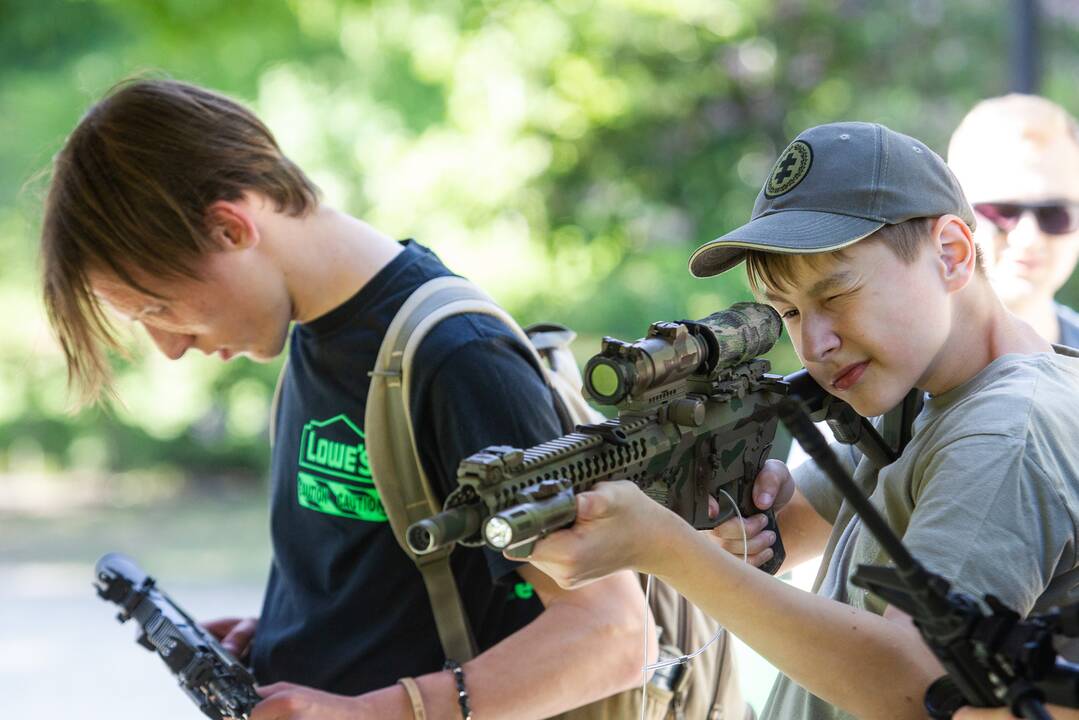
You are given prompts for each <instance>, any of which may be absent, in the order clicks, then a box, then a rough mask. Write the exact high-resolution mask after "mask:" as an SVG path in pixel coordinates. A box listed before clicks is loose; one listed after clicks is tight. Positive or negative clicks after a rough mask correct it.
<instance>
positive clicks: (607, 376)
mask: <svg viewBox="0 0 1079 720" xmlns="http://www.w3.org/2000/svg"><path fill="white" fill-rule="evenodd" d="M588 380H589V383H590V384H591V386H592V390H593V391H594V392H595V393H596V394H597V395H602V396H603V397H613V396H614V395H615V393H617V392H618V384H619V383H618V373H617V372H615V370H614V368H613V367H611V366H610V365H608V364H606V363H598V364H596V365H594V366H593V367H592V373H591V374H590V375H589V377H588Z"/></svg>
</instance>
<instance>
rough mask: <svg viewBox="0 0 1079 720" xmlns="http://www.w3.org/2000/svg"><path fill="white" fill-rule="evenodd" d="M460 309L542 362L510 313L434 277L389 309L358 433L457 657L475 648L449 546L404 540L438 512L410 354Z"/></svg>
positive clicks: (463, 286)
mask: <svg viewBox="0 0 1079 720" xmlns="http://www.w3.org/2000/svg"><path fill="white" fill-rule="evenodd" d="M462 313H481V314H485V315H490V316H493V317H495V318H497V319H499V320H500V321H501V322H502V323H503V324H504V325H505V326H506V327H507V328H509V329H510V330H511V331H513V332H514V334H516V335H517V336H518V338H519V339H520V341H521V344H522V345H523V346H524V347H525V348H528V349H529V352H530V355H531V356H532V362H533V364H534V365H535V366H536V367H537V369H538V370H541V372H540V376H541V377H543V373H542V364H541V361H540V358H539V356H538V355H537V354H536V351H535V349H533V348H532V345H531V343H530V342H529V341H528V336H527V335H525V333H524V331H523V330H521V329H520V327H519V326H518V325H517V323H516V322H515V321H514V320H513V318H512V317H510V315H509V314H508V313H507V312H506V311H505V310H503V309H502V308H500V307H499V306H498V305H497V304H495V302H494V300H492V299H491V298H490V296H488V295H487V294H486V293H484V292H483V291H482V290H480V289H479V288H478V287H476V286H475V285H473V284H472V283H470V282H468V281H467V280H465V279H463V278H459V277H440V278H435V279H434V280H430V281H428V282H427V283H425V284H423V285H422V286H420V287H419V288H417V289H416V290H415V291H414V292H413V293H412V295H410V296H409V298H408V299H407V300H406V301H405V303H404V305H402V306H401V309H400V310H399V311H398V312H397V315H396V316H395V317H394V319H393V321H392V322H391V323H390V327H389V329H388V330H387V331H386V335H385V338H384V339H383V341H382V347H381V348H380V349H379V352H378V359H377V360H376V361H375V369H374V371H372V373H371V387H370V390H369V391H368V395H367V409H366V412H365V416H364V433H365V436H366V437H365V442H366V444H367V455H368V462H369V463H370V466H371V475H372V476H373V478H374V481H375V487H376V488H377V490H378V494H379V497H380V498H381V500H382V506H383V508H384V509H385V511H386V516H387V517H388V518H389V521H390V527H391V528H392V529H393V534H394V537H395V538H397V542H398V544H399V545H400V546H401V549H402V550H404V552H405V553H406V554H407V555H408V556H409V557H410V558H412V560H413V562H415V563H416V566H417V567H418V568H419V570H420V573H421V574H422V575H423V581H424V584H425V585H426V587H427V594H428V596H429V598H430V600H431V611H432V613H433V614H434V617H435V625H436V626H437V627H438V635H439V639H440V640H441V641H442V647H443V650H444V651H445V653H446V656H447V657H452V658H453V659H454V660H457V661H458V662H464V661H466V660H469V659H471V658H472V657H473V656H475V654H476V646H475V640H474V639H473V637H472V633H471V630H470V628H469V626H468V620H467V616H466V614H465V609H464V606H463V604H462V602H461V596H460V593H459V592H458V589H457V584H456V582H455V580H454V578H453V574H452V572H451V571H450V561H449V556H450V551H451V548H447V549H444V550H440V551H438V552H434V553H430V554H427V555H417V554H415V553H414V552H412V550H411V549H410V548H409V547H408V543H407V542H406V541H405V531H406V530H407V528H408V526H409V525H411V524H412V523H414V522H417V521H418V520H422V519H424V518H427V517H430V516H431V515H433V514H435V513H437V512H439V511H440V510H442V504H441V502H440V500H439V498H438V497H436V495H435V493H434V491H433V489H432V487H431V483H430V482H429V481H428V479H427V475H426V473H425V472H424V470H423V465H422V464H421V462H420V458H419V454H418V451H417V448H416V438H415V430H414V427H413V424H412V412H411V402H410V401H411V398H410V392H411V388H410V380H411V372H412V365H413V360H414V358H415V355H416V352H417V351H418V350H419V347H420V344H421V343H422V341H423V339H424V337H426V336H427V333H428V332H430V330H431V329H432V328H434V327H435V326H436V325H437V324H438V323H440V322H442V321H443V320H445V319H446V318H448V317H450V316H453V315H459V314H462Z"/></svg>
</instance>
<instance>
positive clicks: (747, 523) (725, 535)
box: [710, 460, 794, 567]
mask: <svg viewBox="0 0 1079 720" xmlns="http://www.w3.org/2000/svg"><path fill="white" fill-rule="evenodd" d="M793 496H794V480H793V478H792V477H791V473H790V470H789V469H788V468H787V466H786V464H784V463H782V462H780V461H779V460H768V461H766V462H765V463H764V466H763V467H762V468H761V471H760V472H759V473H757V478H756V480H755V481H754V483H753V503H754V505H756V507H757V510H760V511H761V512H759V513H756V514H754V515H749V516H748V517H742V518H739V517H737V516H735V517H732V518H730V519H729V520H727V521H725V522H723V523H720V524H719V525H717V526H716V527H715V528H713V529H712V530H711V531H710V532H711V533H712V535H713V537H715V538H716V540H717V541H718V542H719V544H720V545H721V546H722V547H723V548H724V549H725V550H726V551H727V552H729V553H731V554H732V555H735V556H737V557H745V558H746V561H747V562H748V563H750V564H751V565H753V566H754V567H761V566H763V565H764V564H765V563H768V562H769V561H770V560H772V558H773V557H774V556H775V551H774V550H773V545H775V542H776V537H777V533H776V528H775V526H774V523H772V522H770V518H769V515H771V516H772V517H774V514H775V512H778V511H779V510H780V509H781V508H782V507H783V506H784V505H786V504H787V503H788V502H790V499H791V498H792V497H793ZM713 502H714V501H713ZM712 509H713V511H715V512H718V509H719V506H718V504H716V505H714V506H713V508H712ZM765 510H772V511H773V512H772V513H768V514H766V513H765V512H764V511H765ZM743 528H744V529H745V535H744V536H743V534H742V530H743Z"/></svg>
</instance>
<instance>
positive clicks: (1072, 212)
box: [974, 200, 1079, 235]
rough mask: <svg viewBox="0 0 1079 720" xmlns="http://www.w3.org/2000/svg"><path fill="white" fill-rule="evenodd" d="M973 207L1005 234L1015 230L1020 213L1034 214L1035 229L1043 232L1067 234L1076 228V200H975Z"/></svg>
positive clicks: (1078, 214) (1078, 213) (1078, 225)
mask: <svg viewBox="0 0 1079 720" xmlns="http://www.w3.org/2000/svg"><path fill="white" fill-rule="evenodd" d="M974 210H975V211H976V212H977V213H978V214H979V215H981V216H982V217H984V218H985V219H986V220H988V221H989V222H991V223H993V225H994V226H996V228H997V230H1000V231H1001V232H1004V233H1007V232H1011V231H1012V230H1014V229H1015V226H1016V225H1018V224H1019V220H1020V219H1021V218H1022V217H1023V213H1027V212H1030V213H1034V219H1035V220H1036V221H1037V222H1038V228H1039V229H1040V230H1041V231H1042V232H1043V233H1045V234H1046V235H1067V234H1068V233H1071V232H1075V231H1076V230H1077V229H1079V203H1069V202H1061V201H1060V200H1053V201H1050V202H1041V203H1011V202H990V203H975V204H974Z"/></svg>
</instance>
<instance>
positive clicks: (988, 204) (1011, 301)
mask: <svg viewBox="0 0 1079 720" xmlns="http://www.w3.org/2000/svg"><path fill="white" fill-rule="evenodd" d="M948 164H949V165H950V166H951V168H952V171H953V172H954V173H955V174H956V177H958V178H959V182H960V183H961V184H962V186H963V190H964V191H965V192H966V194H967V197H968V199H969V200H970V202H971V204H972V205H973V206H974V211H975V213H976V216H977V220H978V227H977V229H976V231H975V240H976V241H977V242H978V243H979V244H980V245H981V246H982V249H983V252H984V253H985V256H986V261H987V264H988V268H989V276H990V279H991V281H992V283H993V286H994V288H995V289H996V291H997V294H998V295H999V296H1000V297H1001V299H1002V300H1003V301H1004V304H1005V305H1006V306H1007V307H1008V309H1009V310H1011V311H1012V312H1013V313H1015V314H1016V315H1018V316H1019V317H1020V318H1022V319H1023V320H1025V321H1026V322H1028V323H1029V324H1030V325H1031V326H1033V327H1034V329H1035V330H1037V331H1038V333H1039V334H1041V335H1042V336H1043V337H1045V338H1046V339H1047V340H1049V341H1050V342H1054V343H1060V344H1062V345H1069V346H1072V347H1076V346H1079V313H1076V312H1075V311H1074V310H1072V309H1071V308H1069V307H1067V306H1065V305H1062V304H1060V303H1058V302H1056V301H1055V300H1054V296H1055V295H1056V293H1057V291H1059V290H1060V288H1061V287H1062V286H1063V285H1064V283H1065V282H1066V281H1067V280H1068V278H1069V277H1070V276H1071V274H1072V271H1073V270H1074V269H1075V265H1076V260H1077V259H1079V125H1077V124H1076V121H1075V118H1074V117H1072V116H1071V115H1070V114H1069V113H1068V112H1067V111H1066V110H1064V108H1062V107H1060V106H1059V105H1057V104H1056V103H1053V102H1050V101H1049V100H1046V99H1045V98H1041V97H1037V96H1033V95H1019V94H1012V95H1006V96H1004V97H997V98H991V99H989V100H983V101H982V102H980V103H978V104H977V105H975V106H974V108H973V109H971V111H970V112H969V113H967V115H966V117H965V118H963V120H962V122H960V124H959V127H958V128H956V130H955V133H954V134H953V135H952V139H951V143H950V144H949V147H948Z"/></svg>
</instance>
